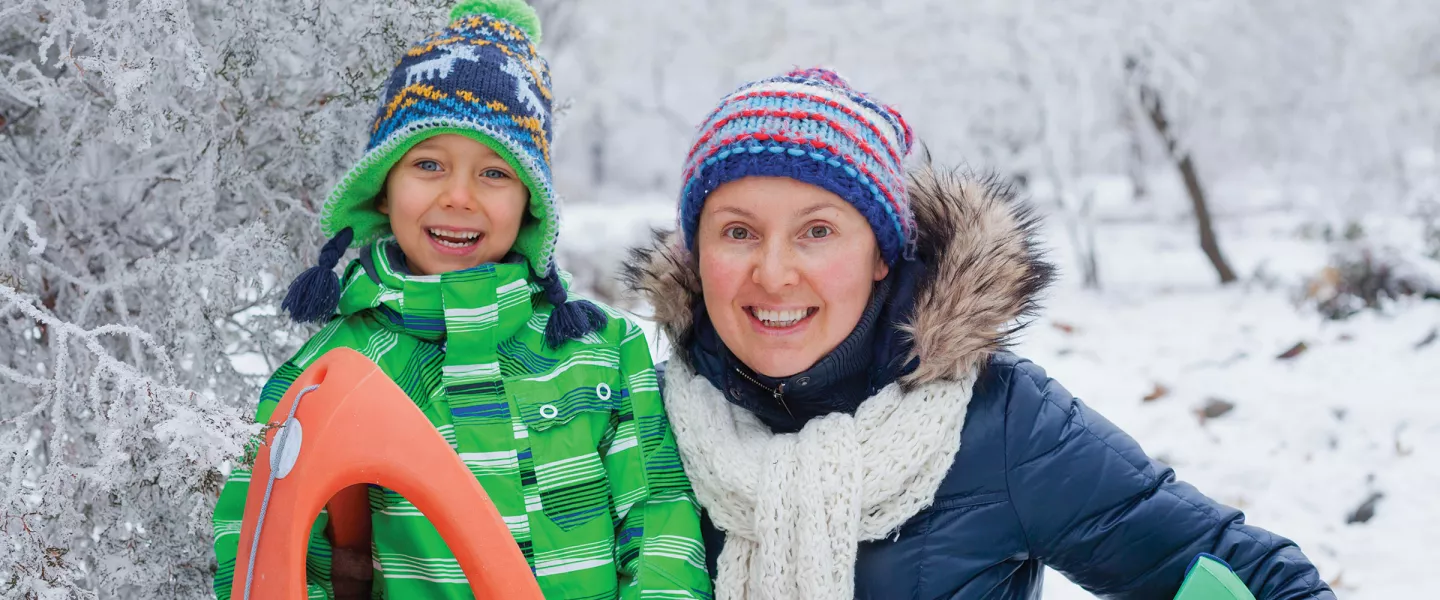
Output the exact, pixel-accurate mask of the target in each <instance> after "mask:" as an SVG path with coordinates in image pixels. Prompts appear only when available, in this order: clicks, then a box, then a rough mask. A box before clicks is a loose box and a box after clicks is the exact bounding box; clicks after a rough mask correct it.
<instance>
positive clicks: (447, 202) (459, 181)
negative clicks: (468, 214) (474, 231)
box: [440, 177, 479, 210]
mask: <svg viewBox="0 0 1440 600" xmlns="http://www.w3.org/2000/svg"><path fill="white" fill-rule="evenodd" d="M475 187H476V186H475V182H474V181H471V180H470V178H469V177H451V178H449V181H447V182H446V185H445V189H444V191H442V192H441V194H440V206H441V207H442V208H453V209H456V210H475V207H476V206H478V205H479V202H477V201H476V199H475V191H476V190H475Z"/></svg>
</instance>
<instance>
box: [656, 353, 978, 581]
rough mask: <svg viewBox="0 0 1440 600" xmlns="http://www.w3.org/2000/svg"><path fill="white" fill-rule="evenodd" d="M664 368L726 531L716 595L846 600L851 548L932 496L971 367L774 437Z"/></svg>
mask: <svg viewBox="0 0 1440 600" xmlns="http://www.w3.org/2000/svg"><path fill="white" fill-rule="evenodd" d="M670 364H671V367H670V371H671V372H670V374H669V376H668V377H666V380H667V381H666V386H665V408H666V411H667V412H668V414H669V417H670V422H671V425H672V427H673V428H674V431H675V437H676V440H677V442H678V443H679V446H680V453H681V456H682V458H683V459H684V463H685V472H686V475H688V476H689V477H690V482H691V484H693V485H694V488H695V495H696V497H697V498H698V499H699V501H700V503H701V504H702V505H703V506H704V507H705V508H706V510H708V511H709V513H710V518H711V520H713V521H714V522H715V525H716V526H717V527H719V528H720V529H722V530H724V531H725V533H726V535H727V537H726V539H725V549H724V551H723V552H721V553H720V557H719V569H718V572H717V573H716V578H715V592H716V598H717V599H719V600H761V599H765V598H785V599H790V598H824V599H831V598H853V597H855V556H856V551H857V548H858V546H859V543H860V542H862V541H866V540H875V539H880V538H882V537H885V536H886V535H888V534H890V533H891V532H893V531H894V530H895V529H897V528H898V527H900V526H901V525H903V524H904V523H905V522H906V521H908V520H909V519H910V518H911V517H913V516H915V514H916V513H918V512H920V510H921V509H923V508H925V507H926V506H929V505H930V503H931V502H933V501H934V499H935V490H936V489H938V488H939V486H940V482H941V481H942V480H943V479H944V478H945V474H946V473H947V472H948V471H949V470H950V465H951V463H953V462H954V460H955V452H956V450H958V449H959V447H960V429H961V428H962V427H963V426H964V424H965V409H966V406H967V405H968V404H969V402H970V394H971V391H972V388H973V387H974V383H975V373H974V371H973V370H972V371H971V372H970V373H966V374H964V375H963V376H962V377H960V378H959V379H958V380H951V381H937V382H933V383H927V384H924V385H921V386H919V387H917V388H915V389H914V390H912V391H910V392H908V393H904V392H901V391H900V386H899V385H898V384H891V385H889V386H887V387H886V388H885V389H882V390H880V392H879V393H877V394H876V395H875V396H873V397H871V398H868V399H866V400H865V401H864V402H863V403H861V404H860V408H859V410H857V411H856V412H855V415H854V416H851V415H846V414H843V413H836V414H831V415H827V416H824V417H820V418H817V419H814V420H812V421H810V422H809V423H807V424H806V425H805V427H804V428H803V429H801V430H800V431H799V432H798V433H793V434H778V435H777V434H774V433H771V432H770V430H769V428H767V427H766V426H765V425H764V424H763V423H761V422H760V421H759V419H757V418H756V417H755V416H754V415H753V414H751V413H750V412H749V411H746V410H744V409H741V408H739V407H737V406H734V405H732V404H730V402H728V401H727V400H726V399H725V397H724V396H723V395H722V394H721V392H720V390H717V389H715V387H714V386H712V385H711V384H710V382H709V381H708V380H706V379H705V378H704V377H699V376H696V375H695V373H694V372H693V371H691V370H690V368H689V367H688V366H687V365H684V364H681V361H671V363H670Z"/></svg>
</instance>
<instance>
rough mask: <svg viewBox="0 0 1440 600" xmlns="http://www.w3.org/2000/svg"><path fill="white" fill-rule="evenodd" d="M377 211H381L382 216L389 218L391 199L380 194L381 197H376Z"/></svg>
mask: <svg viewBox="0 0 1440 600" xmlns="http://www.w3.org/2000/svg"><path fill="white" fill-rule="evenodd" d="M375 210H378V211H380V214H382V215H385V216H387V217H388V216H390V198H388V197H387V196H385V194H380V195H379V196H376V197H375Z"/></svg>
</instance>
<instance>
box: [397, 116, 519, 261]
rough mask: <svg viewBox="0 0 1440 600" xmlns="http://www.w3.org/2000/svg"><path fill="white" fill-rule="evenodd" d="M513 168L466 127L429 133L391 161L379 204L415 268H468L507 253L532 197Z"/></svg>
mask: <svg viewBox="0 0 1440 600" xmlns="http://www.w3.org/2000/svg"><path fill="white" fill-rule="evenodd" d="M529 200H530V192H529V190H528V189H526V187H525V185H524V184H523V183H521V181H520V179H519V178H518V177H517V176H516V173H515V169H514V168H513V167H511V166H510V164H509V163H507V162H505V159H503V158H501V157H500V155H498V154H496V153H495V151H494V150H491V149H490V148H489V147H488V146H486V145H484V144H481V143H480V142H477V141H475V140H473V139H470V138H468V137H465V136H463V135H456V134H441V135H437V136H434V137H431V138H429V139H426V140H425V141H423V142H420V143H419V144H416V145H415V147H414V148H411V149H410V151H409V152H406V153H405V155H404V156H402V157H401V158H400V161H399V162H397V163H395V166H394V167H393V168H391V169H390V174H389V177H388V178H387V179H386V181H385V195H384V196H383V197H381V199H380V200H379V204H378V205H377V209H378V210H379V211H380V212H381V213H384V214H385V215H387V216H389V217H390V229H391V231H393V232H394V233H395V241H396V242H397V243H399V244H400V249H401V250H402V251H404V253H405V259H406V261H407V262H408V264H409V267H410V270H411V271H412V272H413V273H414V274H416V275H437V274H440V273H447V272H450V271H460V270H464V269H469V268H472V267H475V266H478V265H481V264H484V263H487V262H497V261H499V260H500V259H502V258H504V257H505V254H506V253H507V252H509V251H510V247H511V246H513V245H514V244H515V238H516V237H517V236H518V235H519V233H520V225H521V222H522V221H523V220H524V217H525V212H526V211H525V209H526V208H527V207H528V205H529Z"/></svg>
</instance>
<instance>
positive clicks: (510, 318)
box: [340, 238, 540, 346]
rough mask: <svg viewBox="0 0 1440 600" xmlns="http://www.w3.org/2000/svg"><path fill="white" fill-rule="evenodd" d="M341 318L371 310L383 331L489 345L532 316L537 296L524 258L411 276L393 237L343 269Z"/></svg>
mask: <svg viewBox="0 0 1440 600" xmlns="http://www.w3.org/2000/svg"><path fill="white" fill-rule="evenodd" d="M344 281H345V283H344V286H343V287H342V288H341V292H340V314H341V315H344V316H348V315H351V314H354V313H357V312H360V311H364V310H371V309H374V310H376V311H377V312H378V313H379V315H378V321H379V322H380V324H381V325H382V326H384V327H386V328H387V329H390V330H393V331H397V332H403V333H406V334H409V335H412V336H415V337H418V338H420V339H424V340H428V341H432V342H441V341H444V340H445V339H446V338H447V335H457V334H475V335H479V334H484V335H483V337H484V338H485V339H484V340H475V341H477V342H483V343H485V344H488V345H489V346H494V345H495V344H498V343H499V342H500V341H503V340H505V339H508V338H509V337H510V336H512V335H514V333H515V332H516V331H517V330H518V329H519V328H520V327H521V326H523V325H524V324H525V323H526V322H527V321H528V320H529V319H530V317H531V315H532V313H533V311H534V306H533V304H532V301H531V297H532V296H533V295H534V294H537V293H540V288H539V286H538V285H537V284H535V283H533V282H531V281H530V270H529V267H528V266H526V264H525V263H524V261H523V259H521V260H519V261H515V260H507V261H506V262H502V263H486V264H483V265H479V266H477V267H474V268H471V269H466V270H463V271H452V272H449V273H441V274H439V275H413V274H411V273H410V270H409V268H408V267H407V266H406V262H405V255H404V254H403V253H402V252H401V251H400V246H399V244H396V243H395V241H394V238H386V239H382V240H379V241H377V242H375V243H374V244H372V245H371V247H370V248H369V249H368V250H367V251H366V252H364V253H363V254H362V255H361V256H360V257H359V258H357V259H356V260H354V261H352V262H351V263H350V265H349V266H348V267H347V268H346V269H345V278H344Z"/></svg>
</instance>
